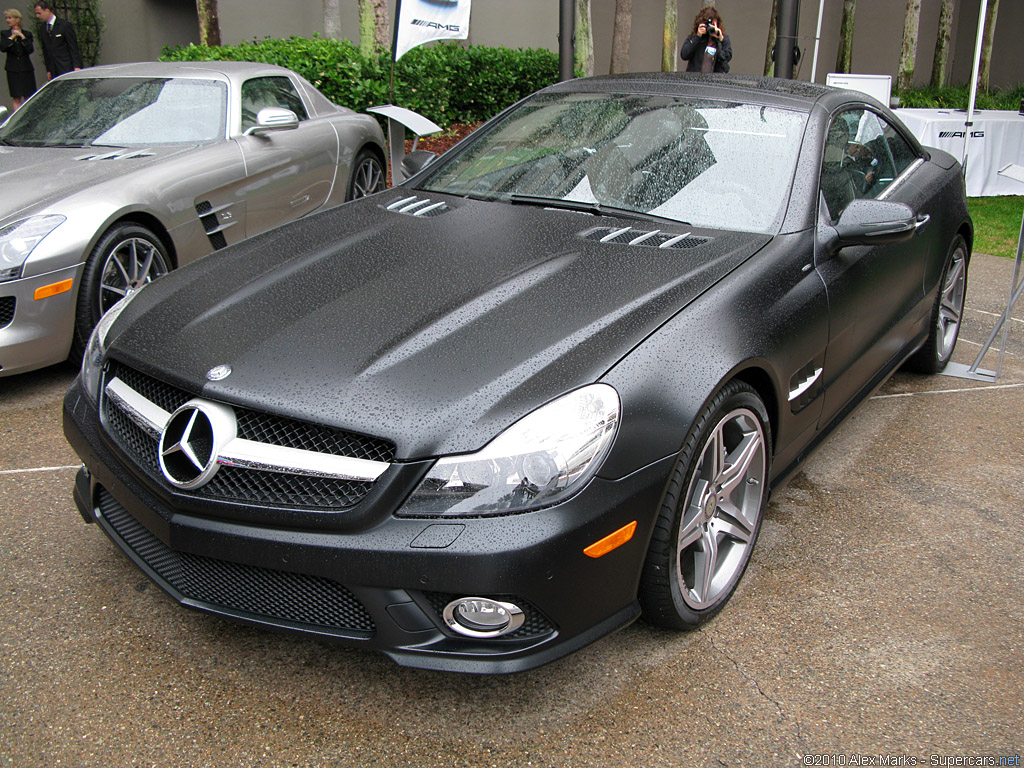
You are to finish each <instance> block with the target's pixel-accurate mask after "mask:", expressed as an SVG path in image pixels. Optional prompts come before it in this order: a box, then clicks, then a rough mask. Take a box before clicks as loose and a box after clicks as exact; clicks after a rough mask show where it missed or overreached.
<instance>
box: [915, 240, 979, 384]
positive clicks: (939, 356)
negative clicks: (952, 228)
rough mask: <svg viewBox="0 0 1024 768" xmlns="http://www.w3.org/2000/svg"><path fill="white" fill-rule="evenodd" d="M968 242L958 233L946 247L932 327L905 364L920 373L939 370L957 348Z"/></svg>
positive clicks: (964, 289)
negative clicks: (947, 248) (922, 344)
mask: <svg viewBox="0 0 1024 768" xmlns="http://www.w3.org/2000/svg"><path fill="white" fill-rule="evenodd" d="M968 260H969V259H968V251H967V243H966V242H965V241H964V239H963V238H962V237H960V236H959V235H957V236H956V237H955V238H954V239H953V243H952V245H951V246H950V248H949V254H948V255H947V256H946V263H945V265H944V267H943V270H942V282H941V283H939V291H938V295H937V296H936V297H935V304H934V305H933V307H932V317H931V326H932V327H931V331H930V332H929V334H928V339H927V340H926V341H925V343H924V346H922V347H921V349H919V350H918V351H917V352H916V353H914V356H913V357H911V358H910V360H908V361H907V367H908V368H910V369H911V370H915V371H920V372H921V373H938V372H939V371H941V370H942V369H943V368H945V367H946V363H948V362H949V360H950V358H951V357H952V356H953V350H954V349H955V348H956V340H957V338H959V336H960V325H961V322H962V321H963V314H964V301H965V300H966V298H967V264H968Z"/></svg>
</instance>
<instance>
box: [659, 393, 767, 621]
mask: <svg viewBox="0 0 1024 768" xmlns="http://www.w3.org/2000/svg"><path fill="white" fill-rule="evenodd" d="M770 468H771V427H770V424H769V422H768V414H767V410H766V409H765V406H764V403H763V402H762V400H761V398H760V397H759V396H758V395H757V393H756V392H755V391H754V390H753V389H752V388H751V387H750V386H748V385H747V384H745V383H744V382H742V381H732V382H730V383H729V384H727V385H726V386H725V387H724V388H723V389H722V390H721V391H720V392H719V393H718V394H717V395H716V396H715V397H714V399H712V401H711V402H710V403H709V404H708V406H707V407H706V408H705V409H704V411H703V412H702V413H701V415H700V416H699V417H698V418H697V420H696V422H695V424H694V426H693V429H692V430H691V432H690V435H689V437H688V438H687V440H686V443H685V445H684V446H683V450H682V453H680V456H679V461H678V463H677V464H676V469H675V470H674V473H673V476H672V479H671V480H670V481H669V486H668V489H667V490H666V493H665V498H664V501H663V502H662V507H661V511H660V513H659V514H658V520H657V522H656V524H655V529H654V534H653V535H652V537H651V542H650V545H649V546H648V550H647V559H646V561H645V563H644V570H643V574H642V576H641V580H640V605H641V607H642V608H643V616H644V619H646V620H647V621H648V622H650V623H652V624H656V625H658V626H661V627H667V628H669V629H684V630H687V629H695V628H696V627H698V626H700V625H701V624H703V623H704V622H706V621H707V620H708V619H710V618H711V617H712V616H714V615H715V614H716V613H718V611H720V610H721V608H722V606H723V605H725V603H726V601H728V599H729V597H730V596H731V595H732V594H733V592H734V591H735V589H736V586H737V584H739V581H740V578H741V577H742V576H743V572H744V571H745V570H746V567H747V563H749V562H750V555H751V552H752V551H753V548H754V543H755V542H756V541H757V535H758V533H759V532H760V530H761V519H762V516H763V513H764V506H765V503H766V501H767V495H768V478H769V472H770Z"/></svg>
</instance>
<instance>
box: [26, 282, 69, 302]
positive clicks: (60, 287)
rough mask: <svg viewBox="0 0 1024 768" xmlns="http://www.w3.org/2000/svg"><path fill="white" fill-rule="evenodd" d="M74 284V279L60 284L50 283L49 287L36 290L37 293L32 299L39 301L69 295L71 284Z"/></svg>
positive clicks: (45, 286)
mask: <svg viewBox="0 0 1024 768" xmlns="http://www.w3.org/2000/svg"><path fill="white" fill-rule="evenodd" d="M73 282H74V280H73V279H68V280H61V281H60V282H59V283H50V284H49V285H44V286H43V287H42V288H36V292H35V293H34V294H32V298H33V299H35V300H36V301H39V300H40V299H48V298H50V297H51V296H57V295H59V294H62V293H67V292H68V291H70V290H71V284H72V283H73Z"/></svg>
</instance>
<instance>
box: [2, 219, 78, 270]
mask: <svg viewBox="0 0 1024 768" xmlns="http://www.w3.org/2000/svg"><path fill="white" fill-rule="evenodd" d="M64 221H65V219H64V217H63V216H33V217H32V218H29V219H22V220H21V221H16V222H15V223H13V224H8V225H7V226H6V227H0V283H3V282H6V281H7V280H17V279H18V278H19V277H21V268H22V267H23V266H25V261H26V260H27V259H28V257H29V254H30V253H32V249H33V248H35V247H36V246H37V245H39V241H40V240H42V239H43V238H44V237H46V236H47V235H48V234H50V233H51V232H53V230H55V229H56V228H57V227H58V226H60V224H61V223H63V222H64Z"/></svg>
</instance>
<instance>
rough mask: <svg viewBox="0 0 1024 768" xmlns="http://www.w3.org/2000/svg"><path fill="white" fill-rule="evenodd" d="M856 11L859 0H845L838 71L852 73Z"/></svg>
mask: <svg viewBox="0 0 1024 768" xmlns="http://www.w3.org/2000/svg"><path fill="white" fill-rule="evenodd" d="M856 12H857V0H843V21H842V26H841V27H840V30H839V53H838V55H837V56H836V72H843V73H845V74H849V73H850V62H851V61H852V60H853V16H854V14H855V13H856Z"/></svg>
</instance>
